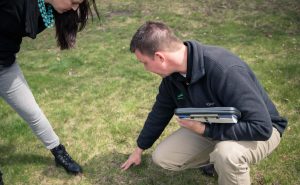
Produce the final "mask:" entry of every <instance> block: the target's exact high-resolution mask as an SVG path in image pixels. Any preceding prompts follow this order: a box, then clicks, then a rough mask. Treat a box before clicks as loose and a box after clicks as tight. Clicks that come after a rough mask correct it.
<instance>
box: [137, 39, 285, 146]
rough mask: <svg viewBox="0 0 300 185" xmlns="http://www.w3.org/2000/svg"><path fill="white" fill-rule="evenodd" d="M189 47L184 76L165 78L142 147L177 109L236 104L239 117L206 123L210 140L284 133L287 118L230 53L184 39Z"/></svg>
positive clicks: (149, 143)
mask: <svg viewBox="0 0 300 185" xmlns="http://www.w3.org/2000/svg"><path fill="white" fill-rule="evenodd" d="M184 44H185V45H186V46H187V48H188V65H187V76H186V78H184V77H183V76H182V75H180V74H178V73H173V74H172V75H170V76H168V77H166V78H164V79H163V80H162V82H161V84H160V87H159V93H158V95H157V97H156V102H155V103H154V105H153V108H152V111H151V112H150V113H149V115H148V118H147V120H146V122H145V125H144V127H143V129H142V131H141V133H140V135H139V137H138V140H137V144H138V146H139V147H140V148H142V149H147V148H150V147H151V146H152V145H153V143H154V142H155V141H156V140H157V138H158V137H159V136H160V135H161V133H162V132H163V130H164V129H165V127H166V126H167V124H168V123H169V121H170V119H171V118H172V116H173V114H174V110H175V108H181V107H235V108H237V109H238V110H239V111H241V114H242V117H241V119H240V120H239V122H238V123H237V124H214V123H212V124H211V125H206V128H205V132H204V136H205V137H209V138H212V139H214V140H221V141H223V140H239V141H240V140H244V141H259V140H267V139H268V138H269V137H270V136H271V134H272V127H275V128H277V129H278V131H279V132H280V134H282V133H283V131H284V129H285V127H286V125H287V121H286V120H285V119H284V118H282V117H280V116H279V113H278V111H277V110H276V107H275V106H274V104H273V103H272V101H271V100H270V98H269V97H268V95H267V93H266V92H265V90H264V89H263V87H262V86H261V85H260V83H259V82H258V80H257V78H256V77H255V75H254V73H253V72H252V71H251V69H250V68H249V67H248V65H247V64H246V63H245V62H243V61H242V60H241V59H240V58H238V57H237V56H235V55H233V54H232V53H230V52H229V51H227V50H225V49H222V48H219V47H214V46H207V45H201V44H200V43H198V42H196V41H187V42H185V43H184Z"/></svg>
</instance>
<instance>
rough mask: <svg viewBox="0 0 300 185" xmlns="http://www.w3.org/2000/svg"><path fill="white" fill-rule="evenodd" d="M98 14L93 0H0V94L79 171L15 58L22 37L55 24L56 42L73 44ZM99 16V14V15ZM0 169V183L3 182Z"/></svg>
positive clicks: (63, 46) (58, 156)
mask: <svg viewBox="0 0 300 185" xmlns="http://www.w3.org/2000/svg"><path fill="white" fill-rule="evenodd" d="M90 4H92V5H93V7H94V9H95V11H96V13H97V15H98V12H97V8H96V5H95V0H91V1H90V2H89V1H88V0H18V1H12V0H1V1H0V22H1V24H0V97H2V98H3V99H4V100H5V101H6V102H7V103H8V104H9V105H10V106H11V107H12V108H13V109H14V110H15V111H16V112H17V113H18V114H19V115H20V116H21V117H22V118H23V119H24V120H25V121H26V122H27V123H28V124H29V126H30V127H31V129H32V131H33V132H34V134H35V135H36V136H37V137H38V138H39V139H40V140H41V141H42V143H43V144H44V145H45V147H46V148H47V149H49V150H50V151H51V153H52V154H53V155H54V157H55V161H56V163H57V164H58V165H61V166H63V167H64V168H65V169H66V171H67V172H70V173H73V174H78V173H81V172H82V168H81V167H80V165H79V164H78V163H76V162H75V161H74V160H73V159H72V158H71V157H70V156H69V154H68V153H67V151H66V149H65V147H64V146H63V145H62V144H60V141H59V138H58V136H57V135H56V134H55V132H54V131H53V129H52V126H51V125H50V123H49V121H48V119H47V118H46V116H45V115H44V113H43V112H42V110H41V109H40V107H39V106H38V104H37V103H36V101H35V99H34V97H33V95H32V92H31V90H30V89H29V87H28V84H27V82H26V80H25V78H24V76H23V74H22V71H21V69H20V67H19V65H18V63H17V61H16V54H17V53H18V52H19V50H20V45H21V42H22V38H23V37H26V36H28V37H30V38H32V39H34V38H35V37H36V35H37V34H38V33H40V32H41V31H43V30H44V29H45V28H47V27H51V26H53V25H55V27H56V37H57V43H58V46H59V47H60V48H61V49H69V48H72V47H73V46H74V44H75V40H76V34H77V32H78V31H80V30H82V29H83V28H84V27H85V25H86V22H87V20H88V18H89V15H92V14H91V9H90ZM98 17H99V16H98ZM1 175H2V173H1V172H0V184H1V183H2V184H3V182H2V177H1Z"/></svg>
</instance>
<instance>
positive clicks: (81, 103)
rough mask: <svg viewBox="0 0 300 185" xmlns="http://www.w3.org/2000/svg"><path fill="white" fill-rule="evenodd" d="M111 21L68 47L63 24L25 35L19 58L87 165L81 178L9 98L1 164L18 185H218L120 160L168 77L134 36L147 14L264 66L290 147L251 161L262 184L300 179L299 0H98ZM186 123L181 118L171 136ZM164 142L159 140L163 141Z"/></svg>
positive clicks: (261, 74)
mask: <svg viewBox="0 0 300 185" xmlns="http://www.w3.org/2000/svg"><path fill="white" fill-rule="evenodd" d="M97 3H98V8H99V11H100V14H101V20H97V19H94V21H93V22H90V23H89V24H88V25H87V27H86V29H85V30H84V31H82V32H81V33H79V35H78V41H77V47H76V48H75V49H72V50H70V51H59V50H58V49H57V47H56V43H55V39H54V36H55V34H54V30H53V29H48V30H46V31H44V32H43V33H41V34H40V35H39V36H38V38H37V39H35V40H31V39H27V38H26V39H24V40H23V43H22V49H21V51H20V53H19V54H18V61H19V64H20V66H21V68H22V70H23V72H24V75H25V76H26V79H27V81H28V83H29V85H30V87H31V89H32V91H33V94H34V95H35V98H36V100H37V101H38V103H39V105H40V106H41V108H42V109H43V111H44V112H45V114H46V115H47V117H48V119H49V120H50V122H51V123H52V126H53V127H54V129H55V131H56V133H57V134H58V135H59V137H60V139H61V142H62V143H63V144H64V145H65V146H66V147H67V149H68V151H69V153H70V154H71V155H72V157H73V158H74V159H76V160H77V161H78V162H79V163H80V164H82V166H83V168H84V174H83V175H82V176H77V177H74V176H71V175H68V174H67V173H65V171H64V170H63V169H62V168H57V167H56V166H55V163H54V161H53V158H52V155H51V154H50V152H49V151H48V150H46V149H45V148H44V147H43V145H42V144H41V143H40V141H38V140H37V139H36V138H35V136H34V135H33V134H32V133H31V130H30V129H29V127H28V126H27V125H26V123H25V122H24V121H23V120H22V119H21V118H20V117H19V116H18V115H17V114H16V113H15V112H14V111H13V110H12V109H11V108H10V107H9V106H8V105H7V104H6V103H5V102H4V101H3V100H0V120H1V121H0V168H1V171H2V172H3V173H4V180H5V182H6V184H9V185H20V184H49V185H52V184H84V185H92V184H99V185H121V184H126V185H127V184H128V185H136V184H139V185H152V184H153V185H162V184H163V185H167V184H168V185H183V184H189V185H193V184H216V183H217V178H209V177H205V176H203V175H202V174H201V173H200V172H199V170H197V169H194V170H187V171H184V172H170V171H166V170H163V169H160V168H159V167H156V166H155V165H154V164H153V163H152V161H151V152H152V151H153V148H154V147H155V146H154V147H152V148H151V149H149V150H147V151H146V152H145V154H144V156H143V162H142V165H140V166H137V167H134V168H131V169H130V170H129V171H127V172H122V171H121V170H120V168H119V166H120V165H121V164H122V162H124V161H125V160H126V159H127V157H128V155H129V154H130V153H131V152H132V151H133V149H134V148H135V147H136V138H137V136H138V134H139V132H140V129H141V128H142V126H143V124H144V121H145V119H146V116H147V114H148V112H149V111H150V110H151V107H152V104H153V102H154V100H155V96H156V93H157V92H158V90H157V87H158V85H159V83H160V80H161V79H160V77H159V76H155V75H153V74H150V73H148V72H145V71H144V69H143V66H142V65H141V64H139V63H138V62H137V61H136V59H135V57H134V55H132V54H131V53H130V52H129V42H130V39H131V37H132V35H133V34H134V32H135V31H136V29H137V28H138V27H139V26H140V25H141V24H142V23H144V22H145V21H147V20H156V21H163V22H165V23H167V24H168V25H169V26H170V27H172V28H173V29H174V31H175V32H176V34H177V35H178V36H179V37H180V38H182V39H183V40H191V39H193V40H198V41H200V42H201V43H204V44H210V45H218V46H221V47H224V48H227V49H228V50H230V51H232V52H234V53H235V54H237V55H238V56H239V57H240V58H242V59H243V60H244V61H246V62H247V63H248V64H249V65H250V67H251V68H252V69H253V70H254V72H255V74H256V75H257V76H258V78H259V79H260V81H261V83H262V84H263V86H264V87H265V89H266V90H267V92H268V93H269V95H270V97H271V98H272V100H273V101H274V103H275V104H276V106H277V108H278V110H279V111H280V113H281V114H282V115H283V116H285V117H287V118H288V120H289V125H288V128H287V129H286V131H285V133H284V136H283V138H282V142H281V144H280V146H279V147H278V148H277V149H276V150H275V151H274V152H273V153H272V154H271V155H270V156H269V157H268V158H267V159H265V160H263V161H262V162H260V163H259V164H257V165H253V166H252V167H251V178H252V182H253V184H257V185H264V184H274V185H289V184H291V185H296V184H300V124H299V123H300V116H299V115H300V3H299V1H298V0H265V1H263V0H254V1H243V0H185V1H183V0H164V1H157V0H149V1H139V0H132V1H129V0H119V1H117V0H110V1H109V0H97ZM178 127H179V126H178V124H177V123H176V122H175V120H172V121H171V123H170V124H169V126H168V127H167V129H166V130H165V131H164V133H163V135H162V137H161V138H160V140H159V141H161V139H163V138H165V137H166V136H168V135H169V134H170V133H172V131H174V130H175V129H177V128H178ZM159 141H157V142H156V143H155V145H157V144H158V143H159Z"/></svg>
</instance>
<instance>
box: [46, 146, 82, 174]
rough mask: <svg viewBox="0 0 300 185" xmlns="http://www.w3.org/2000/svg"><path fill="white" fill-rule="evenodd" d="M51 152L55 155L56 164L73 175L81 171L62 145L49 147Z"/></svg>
mask: <svg viewBox="0 0 300 185" xmlns="http://www.w3.org/2000/svg"><path fill="white" fill-rule="evenodd" d="M51 152H52V154H53V155H54V157H55V162H56V165H61V166H62V167H64V168H65V170H66V171H67V172H69V173H72V174H74V175H77V174H80V173H82V169H81V167H80V166H79V164H77V163H76V162H75V161H74V160H73V159H72V158H71V157H70V155H69V154H68V152H67V151H66V149H65V147H64V146H63V145H61V144H60V145H58V146H57V147H55V148H53V149H51Z"/></svg>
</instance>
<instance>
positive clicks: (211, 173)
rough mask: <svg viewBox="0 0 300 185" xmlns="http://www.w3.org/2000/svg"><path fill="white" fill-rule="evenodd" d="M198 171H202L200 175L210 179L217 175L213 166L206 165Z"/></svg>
mask: <svg viewBox="0 0 300 185" xmlns="http://www.w3.org/2000/svg"><path fill="white" fill-rule="evenodd" d="M200 170H201V171H202V173H203V174H204V175H207V176H210V177H214V176H215V175H216V174H217V172H216V171H215V168H214V165H213V164H208V165H205V166H202V167H200Z"/></svg>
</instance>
